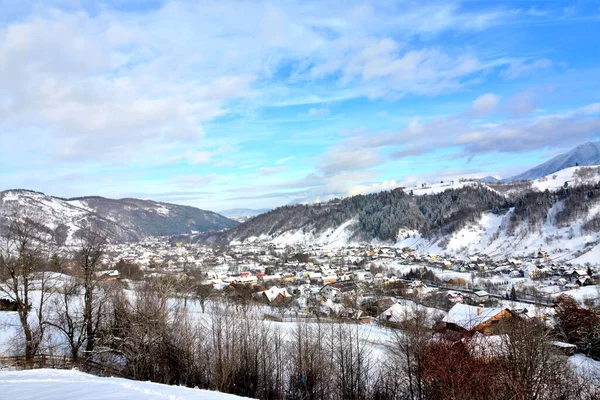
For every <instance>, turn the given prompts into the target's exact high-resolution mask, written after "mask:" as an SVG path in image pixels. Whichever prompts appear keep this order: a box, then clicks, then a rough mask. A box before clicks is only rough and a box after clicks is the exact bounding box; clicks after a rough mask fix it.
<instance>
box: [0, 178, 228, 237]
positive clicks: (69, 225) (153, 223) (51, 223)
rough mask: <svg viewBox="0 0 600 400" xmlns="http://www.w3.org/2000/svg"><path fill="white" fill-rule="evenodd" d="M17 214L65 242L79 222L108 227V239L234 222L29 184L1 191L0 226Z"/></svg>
mask: <svg viewBox="0 0 600 400" xmlns="http://www.w3.org/2000/svg"><path fill="white" fill-rule="evenodd" d="M17 215H19V216H24V215H27V216H28V217H29V218H32V219H33V220H35V221H38V222H40V223H41V224H43V225H44V226H46V227H47V228H48V229H50V230H51V231H53V233H54V237H55V239H56V242H57V244H58V245H63V244H69V243H70V242H72V241H73V240H74V238H75V237H76V235H77V232H78V231H79V230H80V229H81V228H82V227H84V226H86V225H90V224H92V225H95V226H97V227H99V228H100V229H103V230H105V231H106V232H108V233H109V239H110V240H111V241H113V242H122V241H134V240H139V239H140V238H142V237H145V236H162V235H173V234H180V233H190V232H192V231H208V230H213V229H217V230H218V229H223V228H230V227H233V226H235V225H237V222H235V221H232V220H230V219H227V218H225V217H223V216H222V215H219V214H216V213H214V212H212V211H204V210H200V209H197V208H194V207H188V206H180V205H175V204H169V203H158V202H154V201H150V200H138V199H120V200H113V199H107V198H103V197H81V198H75V199H62V198H57V197H52V196H48V195H45V194H43V193H39V192H34V191H30V190H6V191H3V192H0V229H1V227H2V225H3V224H6V223H7V221H8V220H10V219H12V218H14V217H15V216H17Z"/></svg>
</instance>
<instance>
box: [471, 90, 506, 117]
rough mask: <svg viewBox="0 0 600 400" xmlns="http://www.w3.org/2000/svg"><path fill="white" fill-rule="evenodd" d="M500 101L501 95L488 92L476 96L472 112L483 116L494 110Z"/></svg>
mask: <svg viewBox="0 0 600 400" xmlns="http://www.w3.org/2000/svg"><path fill="white" fill-rule="evenodd" d="M499 102H500V96H498V95H495V94H493V93H486V94H483V95H481V96H479V97H478V98H476V99H475V100H474V101H473V103H472V104H471V110H470V112H471V114H473V115H477V116H481V115H486V114H489V113H491V112H494V111H495V110H496V108H497V107H498V103H499Z"/></svg>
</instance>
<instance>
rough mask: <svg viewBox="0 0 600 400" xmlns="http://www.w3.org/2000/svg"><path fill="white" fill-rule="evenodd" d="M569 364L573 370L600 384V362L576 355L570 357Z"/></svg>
mask: <svg viewBox="0 0 600 400" xmlns="http://www.w3.org/2000/svg"><path fill="white" fill-rule="evenodd" d="M569 363H570V364H571V365H572V366H573V368H574V369H575V370H576V371H577V372H578V373H580V374H582V375H583V376H585V377H587V378H588V379H590V380H594V379H595V380H598V381H599V382H600V361H596V360H593V359H591V358H589V357H586V356H585V355H583V354H575V355H573V356H571V357H569Z"/></svg>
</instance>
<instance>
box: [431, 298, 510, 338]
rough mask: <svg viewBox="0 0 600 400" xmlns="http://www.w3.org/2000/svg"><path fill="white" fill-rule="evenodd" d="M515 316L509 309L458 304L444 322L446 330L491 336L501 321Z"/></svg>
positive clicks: (449, 312)
mask: <svg viewBox="0 0 600 400" xmlns="http://www.w3.org/2000/svg"><path fill="white" fill-rule="evenodd" d="M513 316H514V315H513V313H512V312H511V311H510V310H509V309H507V308H496V307H494V308H490V307H475V306H470V305H467V304H462V303H456V304H455V305H454V306H453V307H452V308H451V309H450V311H448V314H447V315H446V316H445V317H444V319H443V320H442V322H444V323H445V325H446V329H450V330H454V331H460V332H481V333H483V334H484V335H490V334H492V333H493V332H494V331H495V330H496V328H497V325H498V324H499V323H500V322H501V321H503V320H507V319H509V318H512V317H513Z"/></svg>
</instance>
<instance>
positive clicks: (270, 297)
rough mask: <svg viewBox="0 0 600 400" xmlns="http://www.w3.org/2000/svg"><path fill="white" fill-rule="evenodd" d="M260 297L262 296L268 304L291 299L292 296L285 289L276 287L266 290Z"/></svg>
mask: <svg viewBox="0 0 600 400" xmlns="http://www.w3.org/2000/svg"><path fill="white" fill-rule="evenodd" d="M261 295H262V296H264V297H265V298H266V299H267V301H268V302H269V303H273V302H275V301H279V300H284V299H286V298H288V297H292V295H291V294H289V292H288V291H287V289H285V288H278V287H277V286H273V287H271V288H269V289H267V290H264V291H262V292H261Z"/></svg>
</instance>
